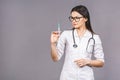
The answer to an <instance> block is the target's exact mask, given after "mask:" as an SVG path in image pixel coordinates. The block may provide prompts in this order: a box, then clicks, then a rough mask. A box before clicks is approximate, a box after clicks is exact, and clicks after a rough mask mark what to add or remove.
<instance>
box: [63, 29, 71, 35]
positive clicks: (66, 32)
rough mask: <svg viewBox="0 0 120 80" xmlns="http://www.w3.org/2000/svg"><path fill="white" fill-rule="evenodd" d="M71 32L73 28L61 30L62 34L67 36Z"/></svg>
mask: <svg viewBox="0 0 120 80" xmlns="http://www.w3.org/2000/svg"><path fill="white" fill-rule="evenodd" d="M71 33H72V29H71V30H64V31H62V32H61V36H67V35H69V34H71Z"/></svg>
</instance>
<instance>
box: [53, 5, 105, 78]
mask: <svg viewBox="0 0 120 80" xmlns="http://www.w3.org/2000/svg"><path fill="white" fill-rule="evenodd" d="M69 19H70V21H71V23H72V26H73V29H72V30H66V31H64V32H62V33H61V34H59V32H57V31H55V32H52V34H51V57H52V59H53V60H54V61H58V60H60V58H61V57H62V55H63V54H64V53H65V61H64V65H63V69H62V72H61V76H60V80H94V74H93V70H92V67H102V66H103V65H104V53H103V48H102V43H101V39H100V37H99V35H97V34H95V33H94V32H93V30H92V27H91V24H90V16H89V12H88V10H87V8H86V7H85V6H83V5H79V6H76V7H74V8H73V9H72V10H71V14H70V17H69ZM92 55H93V56H94V57H95V59H91V57H92Z"/></svg>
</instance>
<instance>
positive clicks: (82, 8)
mask: <svg viewBox="0 0 120 80" xmlns="http://www.w3.org/2000/svg"><path fill="white" fill-rule="evenodd" d="M73 11H76V12H78V13H79V14H81V15H82V16H83V17H84V18H86V19H87V21H86V23H85V25H86V28H87V29H88V30H89V31H90V32H91V33H94V31H93V30H92V27H91V23H90V15H89V12H88V9H87V8H86V7H85V6H83V5H78V6H76V7H74V8H73V9H72V10H71V13H72V12H73Z"/></svg>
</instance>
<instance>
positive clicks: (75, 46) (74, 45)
mask: <svg viewBox="0 0 120 80" xmlns="http://www.w3.org/2000/svg"><path fill="white" fill-rule="evenodd" d="M74 31H75V28H73V30H72V35H73V42H74V44H73V47H74V48H77V47H78V45H77V44H76V42H75V36H74ZM91 34H92V37H91V38H89V40H88V43H87V47H86V51H87V49H88V45H89V43H90V40H93V50H92V53H93V52H94V46H95V39H94V38H93V33H91Z"/></svg>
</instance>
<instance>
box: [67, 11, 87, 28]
mask: <svg viewBox="0 0 120 80" xmlns="http://www.w3.org/2000/svg"><path fill="white" fill-rule="evenodd" d="M69 19H70V21H71V22H72V26H73V27H74V28H76V29H79V28H81V27H85V22H86V21H87V19H86V18H84V17H83V16H82V15H81V14H79V13H78V12H76V11H73V12H72V13H71V16H70V17H69Z"/></svg>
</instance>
